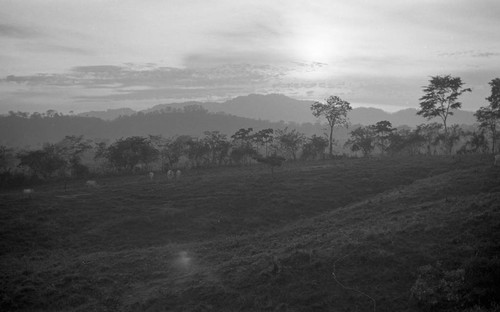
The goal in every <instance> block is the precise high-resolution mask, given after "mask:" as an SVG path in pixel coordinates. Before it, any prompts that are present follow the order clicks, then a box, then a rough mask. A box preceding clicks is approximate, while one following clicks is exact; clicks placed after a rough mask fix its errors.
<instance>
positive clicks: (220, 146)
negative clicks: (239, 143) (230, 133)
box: [203, 131, 231, 166]
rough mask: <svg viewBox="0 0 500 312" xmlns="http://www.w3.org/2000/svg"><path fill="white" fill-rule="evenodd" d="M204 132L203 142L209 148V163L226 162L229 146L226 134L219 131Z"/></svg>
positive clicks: (219, 163) (220, 163) (218, 163)
mask: <svg viewBox="0 0 500 312" xmlns="http://www.w3.org/2000/svg"><path fill="white" fill-rule="evenodd" d="M204 134H205V137H204V138H203V142H204V143H205V144H206V146H207V147H208V149H209V153H210V162H211V164H212V165H219V166H220V165H222V164H225V163H227V160H228V157H229V151H230V148H231V143H230V142H229V141H228V140H227V135H225V134H221V133H220V132H219V131H205V132H204Z"/></svg>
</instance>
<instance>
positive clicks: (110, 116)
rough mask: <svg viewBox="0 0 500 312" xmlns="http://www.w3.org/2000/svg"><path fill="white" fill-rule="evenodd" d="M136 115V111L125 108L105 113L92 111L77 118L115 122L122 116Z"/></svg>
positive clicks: (109, 110)
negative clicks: (94, 118)
mask: <svg viewBox="0 0 500 312" xmlns="http://www.w3.org/2000/svg"><path fill="white" fill-rule="evenodd" d="M135 113H137V112H136V111H135V110H133V109H131V108H128V107H124V108H116V109H108V110H105V111H90V112H85V113H80V114H77V116H81V117H96V118H100V119H103V120H113V119H116V118H118V117H121V116H130V115H132V114H135Z"/></svg>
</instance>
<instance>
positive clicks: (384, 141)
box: [372, 120, 396, 154]
mask: <svg viewBox="0 0 500 312" xmlns="http://www.w3.org/2000/svg"><path fill="white" fill-rule="evenodd" d="M372 128H373V131H374V132H375V139H376V141H377V142H376V145H378V146H379V147H380V150H381V152H382V154H385V152H386V151H387V148H389V144H390V140H389V139H390V137H391V134H392V132H393V131H394V130H396V129H395V128H393V127H392V124H391V122H390V121H387V120H382V121H379V122H377V123H376V124H375V125H373V126H372Z"/></svg>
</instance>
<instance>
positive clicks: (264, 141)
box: [253, 128, 274, 156]
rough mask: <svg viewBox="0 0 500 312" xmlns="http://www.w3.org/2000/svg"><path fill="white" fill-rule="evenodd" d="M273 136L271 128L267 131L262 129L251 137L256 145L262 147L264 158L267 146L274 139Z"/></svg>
mask: <svg viewBox="0 0 500 312" xmlns="http://www.w3.org/2000/svg"><path fill="white" fill-rule="evenodd" d="M273 134H274V130H273V129H271V128H268V129H262V130H260V131H259V132H257V133H255V134H254V135H253V139H254V141H255V142H256V143H257V144H258V145H261V146H262V145H264V147H265V155H266V156H267V152H268V151H267V148H268V145H269V144H270V143H272V142H273V139H274V137H273Z"/></svg>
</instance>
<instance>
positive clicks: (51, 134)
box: [0, 94, 475, 147]
mask: <svg viewBox="0 0 500 312" xmlns="http://www.w3.org/2000/svg"><path fill="white" fill-rule="evenodd" d="M309 104H310V103H309V102H307V101H298V100H294V99H291V98H289V97H286V96H284V95H276V94H274V95H249V96H241V97H237V98H235V99H232V100H230V101H227V102H224V103H212V102H208V103H201V102H185V103H177V104H162V105H157V106H154V107H152V108H151V109H149V110H146V111H143V112H138V113H133V112H134V111H133V110H131V109H128V108H122V109H115V110H107V111H102V112H98V111H94V112H88V113H82V114H80V115H77V116H64V115H56V116H53V117H47V116H37V117H33V116H32V117H30V118H25V117H20V116H0V144H1V145H6V146H12V147H26V146H32V147H34V146H40V145H41V144H42V143H46V142H52V143H53V142H57V141H59V140H61V139H62V138H64V136H66V135H84V136H86V137H88V138H92V139H96V138H98V139H109V140H115V139H118V138H121V137H127V136H133V135H142V136H145V135H148V134H154V135H157V134H161V135H163V136H166V137H169V136H174V135H193V136H202V135H203V132H204V131H220V132H221V133H224V134H227V135H231V134H234V133H235V132H236V131H237V130H238V129H241V128H254V129H255V130H260V129H264V128H272V129H283V128H285V127H289V128H294V129H297V130H298V131H300V132H302V133H304V134H306V135H307V136H311V135H312V134H322V133H324V127H322V126H321V125H320V124H319V123H317V122H314V123H313V122H307V123H306V122H304V123H299V122H298V121H297V119H300V118H295V119H294V116H296V117H297V116H299V117H301V116H302V117H301V118H302V119H303V120H311V121H317V120H316V119H314V118H313V116H312V114H311V111H310V109H309ZM189 106H191V107H189ZM200 106H201V107H202V108H203V109H205V110H203V109H200ZM216 112H218V113H216ZM416 112H417V110H416V109H405V110H402V111H399V112H397V113H393V114H391V113H387V112H385V111H383V110H380V109H376V108H362V107H361V108H355V109H353V110H352V111H351V112H350V113H349V115H348V116H349V119H350V121H351V124H352V125H354V126H355V125H359V124H361V125H370V124H375V123H376V122H378V121H381V120H388V121H390V122H391V123H392V124H393V126H400V125H407V126H410V127H415V126H416V125H418V124H422V123H425V122H427V121H426V120H425V119H424V118H422V117H420V116H417V115H416ZM237 115H239V116H237ZM83 116H92V117H83ZM117 116H121V117H117ZM283 120H285V121H287V122H284V121H283ZM288 121H290V122H288ZM436 121H437V122H441V120H436ZM321 122H323V123H324V120H322V121H321ZM454 123H458V124H469V125H471V124H474V123H475V118H474V116H473V114H472V112H467V111H456V112H455V115H454V116H451V117H450V119H449V121H448V124H449V125H451V124H454ZM352 128H353V127H350V129H348V130H346V129H339V130H336V131H335V136H336V138H337V139H340V140H341V141H343V140H344V139H345V138H346V136H347V135H348V133H349V131H350V130H351V129H352Z"/></svg>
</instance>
